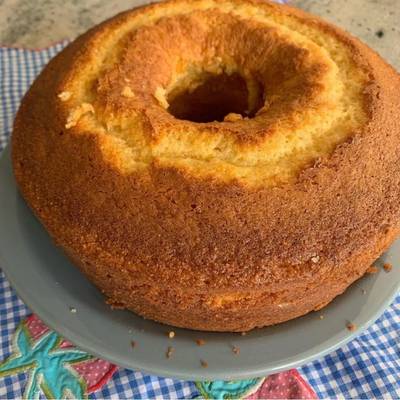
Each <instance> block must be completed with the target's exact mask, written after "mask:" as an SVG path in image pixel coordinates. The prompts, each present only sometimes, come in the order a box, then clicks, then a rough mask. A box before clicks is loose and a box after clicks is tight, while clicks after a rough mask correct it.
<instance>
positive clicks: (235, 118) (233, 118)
mask: <svg viewBox="0 0 400 400" xmlns="http://www.w3.org/2000/svg"><path fill="white" fill-rule="evenodd" d="M242 119H243V116H242V115H241V114H237V113H229V114H227V115H225V117H224V122H236V121H241V120H242Z"/></svg>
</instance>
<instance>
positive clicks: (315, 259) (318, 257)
mask: <svg viewBox="0 0 400 400" xmlns="http://www.w3.org/2000/svg"><path fill="white" fill-rule="evenodd" d="M319 260H320V256H317V255H314V256H312V257H311V262H312V263H314V264H317V263H318V262H319Z"/></svg>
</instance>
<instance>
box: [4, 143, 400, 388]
mask: <svg viewBox="0 0 400 400" xmlns="http://www.w3.org/2000/svg"><path fill="white" fill-rule="evenodd" d="M10 147H11V146H10V145H7V146H6V148H5V149H4V150H3V151H2V152H1V153H0V173H1V174H2V173H4V171H2V169H3V168H4V169H7V167H8V168H9V169H10V171H6V173H11V176H12V177H11V179H12V181H13V183H14V185H15V178H14V175H13V172H12V166H11V163H10V157H9V156H10V152H11V151H10ZM15 189H16V190H17V192H18V196H19V197H20V201H23V202H24V203H25V206H26V207H28V209H29V212H31V213H32V210H31V209H30V208H29V206H28V205H27V204H26V202H25V200H24V199H23V198H22V196H21V195H20V194H19V190H18V188H17V187H16V188H15ZM7 190H10V188H6V189H4V191H7ZM35 219H36V217H35ZM37 222H38V223H39V224H40V222H39V221H37ZM40 225H41V228H42V229H44V227H43V226H42V224H40ZM0 269H1V270H2V271H3V273H4V274H5V276H6V278H7V280H8V281H9V282H10V284H11V287H12V288H13V289H14V290H15V291H16V293H17V294H18V296H19V297H20V299H21V300H22V301H23V302H24V304H25V305H26V306H27V307H28V308H29V309H30V310H31V311H32V312H34V313H35V314H37V315H38V316H39V318H41V319H42V320H43V322H45V324H46V325H48V326H49V327H50V328H51V329H53V330H54V331H55V332H57V333H59V334H60V335H61V336H63V337H64V338H66V339H67V340H68V341H70V342H71V343H73V344H74V345H76V346H77V347H79V348H81V349H82V350H85V351H87V352H88V353H89V354H92V355H94V356H96V357H98V358H101V359H104V360H107V361H110V362H112V363H113V364H116V365H117V366H119V367H124V368H127V369H130V370H139V371H140V372H143V373H145V374H150V375H156V376H160V377H169V378H175V379H183V380H189V381H193V380H216V379H221V380H224V379H249V378H255V377H260V376H266V375H269V374H271V373H277V372H280V371H284V370H288V369H291V368H295V367H300V366H302V365H304V364H307V363H308V362H311V361H314V360H316V359H320V358H322V357H324V356H325V355H327V354H329V353H331V352H333V351H335V350H337V349H338V348H340V347H343V346H344V345H345V344H347V343H348V342H350V341H351V340H353V339H354V338H356V337H357V336H359V335H361V334H362V333H363V332H364V331H365V330H366V329H368V328H369V327H370V326H371V325H373V324H374V323H375V322H376V320H377V319H378V318H379V317H380V316H381V315H382V314H383V313H384V311H385V310H386V309H387V308H388V307H389V306H390V304H391V303H392V302H393V301H394V299H395V298H396V296H397V294H398V292H399V289H400V281H399V282H397V284H394V285H393V286H392V287H391V289H390V290H388V293H387V295H386V298H385V300H384V301H382V302H381V306H380V307H378V308H377V309H376V311H375V312H374V313H372V314H371V315H370V316H369V318H368V319H366V320H365V321H364V322H363V323H362V324H358V326H357V330H356V331H355V332H350V331H348V333H347V334H344V336H343V337H341V338H340V339H338V340H336V341H334V342H332V343H331V342H329V344H328V345H326V346H324V345H323V344H318V345H317V346H316V348H311V349H309V350H306V351H304V352H303V353H301V356H300V357H299V356H292V357H291V358H286V359H284V360H282V362H280V363H278V364H277V365H276V366H273V367H270V366H265V367H261V366H258V367H255V368H253V369H251V370H248V369H247V370H243V369H241V368H240V364H238V366H237V368H235V369H234V371H233V369H232V373H228V374H226V373H225V372H223V371H220V372H216V371H215V369H213V368H211V369H210V368H208V369H205V368H202V369H201V370H199V372H198V373H196V375H194V373H193V371H191V372H190V371H189V372H187V371H184V370H182V371H180V372H179V373H177V372H176V370H174V371H173V372H170V371H169V370H168V369H169V368H168V366H166V367H164V366H162V365H159V366H158V367H157V366H154V365H153V366H149V365H148V364H147V363H143V361H142V360H141V359H137V358H135V357H132V364H127V363H125V362H124V361H122V362H121V360H120V359H119V358H118V356H117V355H116V354H115V353H113V352H112V351H108V350H107V349H106V350H103V351H99V350H98V349H97V347H96V345H94V344H92V343H90V342H89V341H88V340H87V339H86V338H85V337H83V336H81V335H80V334H79V333H78V332H75V331H74V330H69V329H68V328H67V327H66V326H65V321H63V323H62V324H60V325H56V321H54V320H52V319H51V318H49V317H48V315H47V313H46V312H45V311H43V308H42V307H41V306H40V302H37V301H36V300H35V299H32V298H31V297H29V295H27V296H26V292H25V290H24V289H23V285H21V284H20V283H19V282H18V279H15V276H14V275H13V273H12V268H11V267H10V266H9V265H8V262H7V260H6V258H5V257H4V256H3V254H2V249H1V246H0ZM139 318H141V317H139ZM300 318H301V317H300ZM159 325H161V326H162V327H164V330H165V329H166V328H168V327H169V326H168V325H163V324H159ZM267 328H268V327H267ZM267 328H264V329H267ZM174 329H181V328H174ZM199 334H200V335H201V332H199ZM175 340H176V339H175ZM178 340H179V339H178ZM171 343H172V342H171ZM175 344H176V342H175ZM320 347H323V348H320ZM232 364H233V363H232Z"/></svg>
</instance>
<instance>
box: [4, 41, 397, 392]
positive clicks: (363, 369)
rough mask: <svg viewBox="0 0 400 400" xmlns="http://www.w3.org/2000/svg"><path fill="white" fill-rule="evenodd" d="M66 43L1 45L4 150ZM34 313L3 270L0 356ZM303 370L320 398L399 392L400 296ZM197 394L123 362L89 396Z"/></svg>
mask: <svg viewBox="0 0 400 400" xmlns="http://www.w3.org/2000/svg"><path fill="white" fill-rule="evenodd" d="M65 44H66V42H63V43H59V44H56V45H54V46H52V47H49V48H46V49H44V50H41V51H33V50H24V49H12V48H0V68H1V69H0V99H1V104H0V151H1V150H2V149H3V148H4V147H5V145H6V143H7V141H8V137H9V135H10V133H11V130H12V121H13V117H14V115H15V113H16V111H17V108H18V104H19V102H20V99H21V97H22V95H23V94H24V92H25V91H26V90H27V88H28V87H29V85H30V83H31V82H32V81H33V79H34V78H35V76H36V75H37V74H38V73H39V72H40V70H41V69H42V67H43V66H44V65H45V64H46V63H47V62H48V61H49V59H50V58H51V57H53V56H54V55H55V54H56V53H57V52H59V51H60V50H61V49H62V48H63V47H64V46H65ZM0 184H1V183H0ZM0 223H1V221H0ZM0 240H1V238H0ZM30 313H31V311H30V310H29V309H28V307H27V306H26V305H25V304H24V303H23V302H22V301H21V300H20V299H19V298H18V296H17V295H16V293H15V292H14V290H13V289H12V288H11V287H10V284H9V283H8V281H7V280H6V278H5V277H4V274H3V273H2V272H1V270H0V342H1V343H0V360H2V359H4V358H5V357H7V356H8V355H9V354H10V352H11V339H12V335H13V333H14V331H15V329H16V327H17V325H18V323H19V322H20V321H21V320H22V319H24V318H25V317H26V316H27V315H29V314H30ZM299 371H300V372H301V373H302V374H303V376H304V377H305V378H306V380H308V382H309V383H310V385H311V386H312V387H313V389H314V390H315V391H316V393H317V395H318V396H319V397H320V398H338V397H341V398H346V399H349V398H362V399H371V398H385V399H388V398H389V399H391V398H393V399H398V398H400V296H398V297H397V299H396V301H395V302H394V304H392V306H391V307H390V308H388V309H387V310H386V312H385V313H384V315H383V316H382V317H381V318H380V319H379V320H378V321H377V322H376V323H375V324H374V325H373V326H372V327H370V328H369V329H368V330H367V331H366V332H365V333H363V334H362V335H360V336H359V337H358V338H357V339H355V340H353V341H352V342H350V343H349V344H348V345H346V346H344V347H342V348H341V349H339V350H337V351H335V352H334V353H332V354H329V355H328V356H326V357H324V358H323V359H321V360H319V361H315V362H313V363H310V364H307V365H304V366H302V367H301V368H300V369H299ZM26 378H27V377H26V374H16V375H14V376H12V377H5V378H0V398H20V397H21V396H22V394H23V390H24V387H25V384H26ZM197 394H198V391H197V389H196V387H195V385H194V383H193V382H185V381H179V380H173V379H167V378H160V377H156V376H149V375H143V374H142V373H140V372H134V371H131V370H127V369H122V368H121V369H119V371H118V372H117V373H116V374H115V375H114V377H113V379H112V380H111V381H110V382H109V383H108V384H107V385H106V386H105V387H103V389H102V390H100V391H98V392H95V393H93V394H91V395H89V397H90V398H93V399H97V398H98V399H100V398H119V399H124V398H141V399H148V398H151V399H153V398H160V399H166V398H168V399H169V398H172V399H173V398H192V397H194V396H196V395H197Z"/></svg>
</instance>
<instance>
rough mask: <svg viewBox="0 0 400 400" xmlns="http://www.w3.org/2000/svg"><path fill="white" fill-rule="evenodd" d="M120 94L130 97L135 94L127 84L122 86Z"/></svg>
mask: <svg viewBox="0 0 400 400" xmlns="http://www.w3.org/2000/svg"><path fill="white" fill-rule="evenodd" d="M121 94H122V96H124V97H130V98H133V97H135V94H134V93H133V91H132V89H131V88H130V87H129V86H124V88H123V89H122V92H121Z"/></svg>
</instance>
